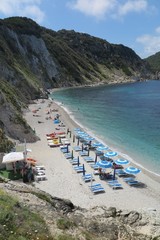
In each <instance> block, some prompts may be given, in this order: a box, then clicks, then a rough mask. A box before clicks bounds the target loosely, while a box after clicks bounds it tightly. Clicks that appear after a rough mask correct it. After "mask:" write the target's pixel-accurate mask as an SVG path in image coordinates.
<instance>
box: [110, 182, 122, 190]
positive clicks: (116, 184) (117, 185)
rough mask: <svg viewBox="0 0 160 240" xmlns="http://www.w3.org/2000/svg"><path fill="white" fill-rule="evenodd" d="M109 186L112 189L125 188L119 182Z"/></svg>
mask: <svg viewBox="0 0 160 240" xmlns="http://www.w3.org/2000/svg"><path fill="white" fill-rule="evenodd" d="M109 186H110V187H112V189H118V188H123V187H122V184H121V183H119V182H114V183H110V184H109Z"/></svg>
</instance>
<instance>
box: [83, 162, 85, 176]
mask: <svg viewBox="0 0 160 240" xmlns="http://www.w3.org/2000/svg"><path fill="white" fill-rule="evenodd" d="M84 175H85V167H84V164H83V176H84Z"/></svg>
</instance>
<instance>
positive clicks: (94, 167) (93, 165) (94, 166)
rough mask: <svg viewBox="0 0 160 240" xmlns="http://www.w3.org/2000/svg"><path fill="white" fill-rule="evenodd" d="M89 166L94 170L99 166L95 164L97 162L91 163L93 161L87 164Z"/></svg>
mask: <svg viewBox="0 0 160 240" xmlns="http://www.w3.org/2000/svg"><path fill="white" fill-rule="evenodd" d="M89 165H90V166H91V168H93V169H94V170H98V168H99V166H98V165H97V164H95V163H94V164H93V163H91V164H89Z"/></svg>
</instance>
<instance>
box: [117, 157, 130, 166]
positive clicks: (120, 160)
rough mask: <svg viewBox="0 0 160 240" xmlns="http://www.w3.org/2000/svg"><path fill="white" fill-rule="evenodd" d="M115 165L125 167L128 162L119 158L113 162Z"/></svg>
mask: <svg viewBox="0 0 160 240" xmlns="http://www.w3.org/2000/svg"><path fill="white" fill-rule="evenodd" d="M115 163H116V164H118V165H125V164H128V163H129V161H128V160H127V159H123V158H119V159H117V160H116V161H115Z"/></svg>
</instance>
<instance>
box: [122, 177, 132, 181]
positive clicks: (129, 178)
mask: <svg viewBox="0 0 160 240" xmlns="http://www.w3.org/2000/svg"><path fill="white" fill-rule="evenodd" d="M123 181H124V182H132V181H135V179H134V177H128V178H124V179H123Z"/></svg>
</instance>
